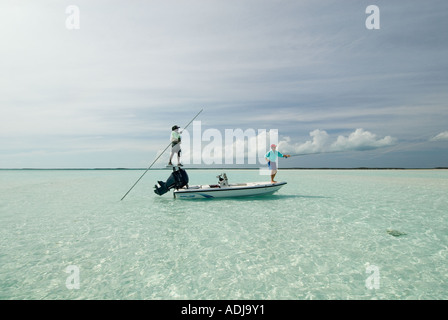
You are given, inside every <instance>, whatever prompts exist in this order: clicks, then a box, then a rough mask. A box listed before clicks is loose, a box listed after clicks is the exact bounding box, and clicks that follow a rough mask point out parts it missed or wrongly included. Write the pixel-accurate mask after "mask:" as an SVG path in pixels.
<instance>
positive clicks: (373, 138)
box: [279, 128, 396, 154]
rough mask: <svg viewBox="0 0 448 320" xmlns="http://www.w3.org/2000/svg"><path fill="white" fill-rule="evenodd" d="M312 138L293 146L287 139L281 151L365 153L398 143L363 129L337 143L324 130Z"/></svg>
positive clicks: (311, 134) (288, 138)
mask: <svg viewBox="0 0 448 320" xmlns="http://www.w3.org/2000/svg"><path fill="white" fill-rule="evenodd" d="M310 136H311V137H312V139H311V140H308V141H306V142H304V143H301V144H298V143H296V144H291V138H290V137H285V138H283V139H282V140H281V141H280V142H279V149H281V150H283V151H284V152H290V153H295V154H304V153H321V152H340V151H363V150H373V149H377V148H382V147H387V146H391V145H394V144H395V142H396V139H395V138H393V137H391V136H386V137H384V138H378V137H377V135H376V134H374V133H371V132H369V131H365V130H364V129H362V128H359V129H356V130H355V131H354V132H352V133H350V134H349V135H348V136H343V135H340V136H338V137H337V138H336V140H335V141H334V140H332V139H331V137H330V136H329V134H328V133H327V132H326V131H324V130H318V129H316V130H314V131H311V132H310Z"/></svg>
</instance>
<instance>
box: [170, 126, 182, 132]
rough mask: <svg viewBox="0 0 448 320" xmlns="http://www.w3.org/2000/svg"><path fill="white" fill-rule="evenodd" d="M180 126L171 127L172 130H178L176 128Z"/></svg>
mask: <svg viewBox="0 0 448 320" xmlns="http://www.w3.org/2000/svg"><path fill="white" fill-rule="evenodd" d="M179 128H180V127H179V126H173V127H172V128H171V130H173V131H174V130H176V129H179Z"/></svg>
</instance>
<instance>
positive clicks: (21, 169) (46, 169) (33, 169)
mask: <svg viewBox="0 0 448 320" xmlns="http://www.w3.org/2000/svg"><path fill="white" fill-rule="evenodd" d="M184 168H185V167H184ZM146 169H147V168H0V171H125V170H137V171H142V170H146ZM185 169H188V170H259V169H260V168H258V167H257V168H232V167H216V168H196V167H191V168H188V167H187V168H185ZM447 169H448V167H435V168H369V167H356V168H280V170H447ZM150 170H171V169H170V168H151V169H150Z"/></svg>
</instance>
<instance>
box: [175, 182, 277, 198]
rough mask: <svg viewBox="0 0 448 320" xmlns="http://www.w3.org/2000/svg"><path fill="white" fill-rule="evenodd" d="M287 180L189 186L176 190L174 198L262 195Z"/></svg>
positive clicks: (270, 192)
mask: <svg viewBox="0 0 448 320" xmlns="http://www.w3.org/2000/svg"><path fill="white" fill-rule="evenodd" d="M285 184H286V182H277V183H267V182H248V183H234V184H228V185H226V186H222V185H220V184H215V185H198V186H189V187H188V188H187V187H184V188H181V189H178V190H174V192H173V193H174V198H176V199H204V198H234V197H248V196H261V195H267V194H272V193H274V192H276V191H278V190H279V189H280V188H281V187H283V186H284V185H285Z"/></svg>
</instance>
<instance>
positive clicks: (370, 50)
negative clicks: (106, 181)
mask: <svg viewBox="0 0 448 320" xmlns="http://www.w3.org/2000/svg"><path fill="white" fill-rule="evenodd" d="M370 5H375V6H376V7H377V8H378V10H379V11H378V12H379V13H378V12H372V11H369V12H367V13H366V9H367V8H368V7H369V6H370ZM72 6H75V9H73V7H72ZM373 14H375V15H374V16H373ZM374 18H375V19H374ZM372 19H373V20H372ZM366 22H367V24H368V23H370V25H371V26H372V24H373V23H375V24H376V26H378V27H379V29H372V28H367V24H366ZM0 40H1V45H0V70H1V72H0V111H1V113H0V114H1V116H0V168H147V167H148V166H149V165H150V164H151V163H152V162H153V161H154V160H155V159H156V157H157V156H158V155H160V153H161V152H162V151H163V150H164V149H165V148H166V147H167V146H168V145H169V137H170V133H171V127H172V126H173V125H179V126H181V127H182V128H183V127H184V126H185V125H186V124H188V123H189V122H190V120H192V119H193V117H194V116H195V115H196V114H197V113H198V112H199V111H200V110H203V111H202V112H201V113H200V114H199V116H198V117H197V118H196V121H199V122H195V124H196V126H195V128H196V131H193V124H191V125H190V126H189V127H188V128H186V131H185V132H184V134H185V136H187V134H188V135H190V136H191V139H190V141H193V140H194V139H196V141H200V145H201V147H200V148H199V151H198V148H196V149H195V148H194V147H193V146H192V145H191V146H190V145H188V144H187V142H188V139H186V140H184V141H183V143H182V148H183V150H184V153H183V156H184V157H185V158H184V160H187V162H188V159H187V157H191V158H190V159H193V156H194V155H193V154H194V153H195V152H196V153H198V154H199V157H202V158H200V160H201V162H200V163H199V164H198V165H197V166H199V167H211V166H214V165H215V166H219V163H218V162H219V161H218V158H219V159H224V158H225V152H226V150H229V148H230V149H231V148H232V145H233V146H234V148H235V149H234V150H235V154H239V155H240V156H241V154H243V158H244V157H245V158H248V157H249V153H250V151H249V148H250V144H251V143H255V145H257V143H259V142H257V141H261V139H260V138H261V137H263V134H264V132H265V131H266V132H270V130H272V132H277V133H278V135H277V144H278V149H279V151H281V152H283V153H289V154H291V155H294V157H291V158H289V159H282V160H280V162H279V167H282V166H283V167H301V168H316V167H325V168H345V167H347V168H350V167H395V168H396V167H399V168H417V167H418V168H433V167H448V59H447V58H446V57H447V56H448V2H447V1H446V0H443V1H438V0H431V1H428V2H425V3H423V2H422V1H417V0H408V1H398V0H387V1H380V0H368V1H367V0H366V1H364V0H346V1H332V0H325V1H324V0H313V1H311V0H303V1H299V0H289V1H280V0H238V1H237V0H225V1H224V0H165V1H152V0H147V1H142V0H133V1H124V0H107V1H106V0H95V1H91V0H89V1H87V0H70V1H64V0H63V1H50V0H41V1H32V0H28V1H24V0H2V1H1V3H0ZM198 124H200V130H199V129H198ZM237 129H241V130H242V131H243V132H246V133H248V132H252V130H254V132H255V134H256V137H255V140H254V138H253V137H249V136H248V137H244V136H243V137H242V138H241V139H242V140H241V139H240V138H238V137H236V136H235V138H234V139H233V140H232V141H227V140H226V139H224V138H225V132H226V130H234V132H236V131H235V130H237ZM247 130H249V131H247ZM264 130H265V131H264ZM219 136H220V137H219ZM220 138H222V139H221V141H220ZM239 139H240V140H239ZM251 139H252V140H251ZM257 139H258V140H257ZM244 141H246V142H244ZM251 141H252V142H251ZM241 144H243V146H244V144H246V147H245V149H244V150H243V151H242V152H237V149H236V146H237V145H241ZM269 144H270V141H266V145H267V146H269ZM196 146H197V145H196ZM220 146H222V148H221V147H220ZM263 150H264V149H263ZM204 152H205V153H204ZM261 153H262V152H260V155H259V156H260V159H258V160H257V161H258V162H259V163H257V164H260V165H264V164H263V160H262V158H263V157H262V155H261ZM305 154H306V155H305ZM168 156H169V149H168V150H167V151H166V152H165V153H163V154H162V156H161V157H160V160H159V161H158V162H157V163H156V164H155V167H163V166H164V165H165V164H166V163H165V162H166V161H167V160H168ZM196 158H197V157H196ZM210 159H212V160H214V161H215V162H212V163H210V162H211V161H210ZM223 161H224V160H223ZM191 162H193V161H192V160H191ZM235 164H236V156H235ZM246 165H247V166H250V164H249V160H248V159H246V161H245V162H244V163H243V164H238V166H240V167H241V166H242V167H245V166H246Z"/></svg>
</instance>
